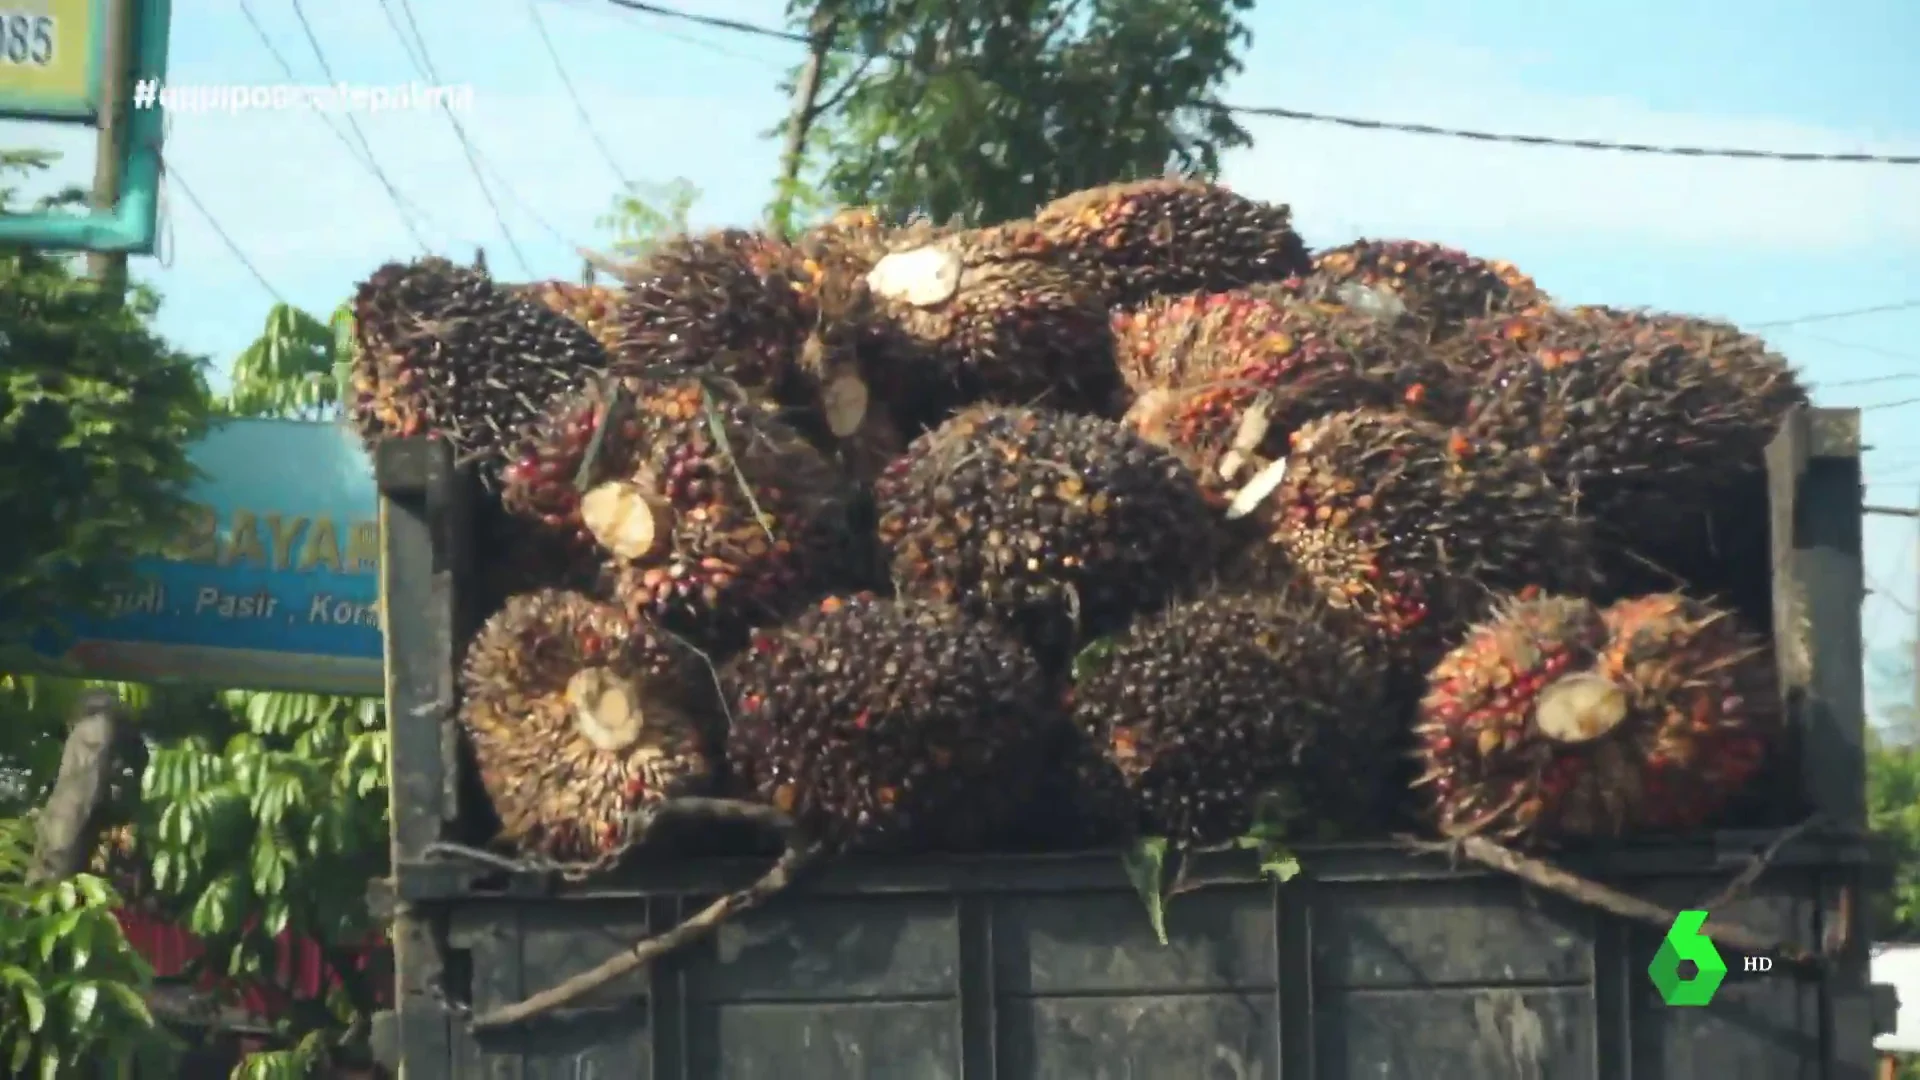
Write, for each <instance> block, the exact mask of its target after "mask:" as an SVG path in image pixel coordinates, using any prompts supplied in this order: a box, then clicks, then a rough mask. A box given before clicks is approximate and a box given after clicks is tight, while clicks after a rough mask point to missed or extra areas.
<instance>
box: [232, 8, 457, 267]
mask: <svg viewBox="0 0 1920 1080" xmlns="http://www.w3.org/2000/svg"><path fill="white" fill-rule="evenodd" d="M289 3H291V4H292V6H293V17H294V18H295V19H298V20H299V22H300V32H301V33H303V34H305V35H306V38H307V45H308V47H310V48H312V49H313V56H314V59H316V60H318V61H319V62H320V71H321V73H322V74H324V75H325V76H326V77H327V81H328V82H330V83H331V82H338V80H337V79H335V78H334V76H333V66H332V65H330V64H328V63H327V54H326V52H325V51H324V50H322V49H321V48H320V39H319V37H318V36H316V35H315V34H314V32H313V24H311V23H309V22H307V13H306V10H305V9H304V8H302V7H301V6H300V4H301V0H289ZM240 12H241V14H243V15H245V16H246V19H247V22H249V23H251V24H252V25H253V30H254V33H256V34H258V35H259V36H260V40H261V42H262V43H263V44H265V45H266V46H267V51H268V52H269V53H271V54H272V55H273V57H274V59H275V60H277V61H279V63H280V67H281V69H282V70H283V71H285V72H286V74H287V78H288V79H289V80H291V79H293V69H292V65H290V64H288V63H287V62H286V58H285V57H283V56H281V55H280V50H279V49H276V48H274V45H273V41H272V39H271V38H269V37H268V36H267V32H266V29H265V28H264V27H262V26H261V25H260V21H259V19H258V18H257V17H255V15H254V13H253V9H252V7H251V6H249V5H248V3H247V0H240ZM312 104H313V103H312V102H311V101H308V105H310V106H311V105H312ZM346 121H347V128H348V129H349V130H350V131H352V132H353V135H354V138H355V139H356V140H358V141H359V144H360V149H361V152H362V153H363V154H364V155H365V156H364V157H361V158H358V160H359V161H360V162H361V164H363V165H365V166H367V167H368V168H369V169H372V170H373V175H374V179H376V180H378V181H379V182H380V186H381V187H382V188H385V189H386V192H387V197H388V198H390V199H392V200H393V206H394V209H395V211H397V212H398V213H399V215H400V223H401V224H402V225H404V226H406V229H407V232H408V233H409V234H410V235H411V236H412V237H413V241H414V243H416V244H419V245H420V250H421V251H423V252H428V253H431V252H432V251H433V246H432V245H430V244H428V243H427V238H426V237H424V236H422V235H420V229H419V227H418V226H417V225H415V224H414V221H413V218H411V217H409V216H408V214H407V200H406V199H405V198H404V197H403V196H402V195H401V194H400V189H399V188H397V187H395V186H394V183H393V181H392V180H391V179H389V178H388V177H387V174H386V170H384V169H382V168H381V167H380V162H379V159H378V158H377V156H376V155H375V154H374V152H373V144H372V143H371V142H368V141H367V133H366V132H365V131H364V130H362V129H361V127H360V122H359V121H358V120H355V119H354V118H353V114H352V113H347V114H346ZM331 127H332V126H331V125H329V128H330V129H331ZM335 134H339V132H338V131H337V130H336V131H335ZM348 150H349V152H351V150H352V144H351V143H349V144H348Z"/></svg>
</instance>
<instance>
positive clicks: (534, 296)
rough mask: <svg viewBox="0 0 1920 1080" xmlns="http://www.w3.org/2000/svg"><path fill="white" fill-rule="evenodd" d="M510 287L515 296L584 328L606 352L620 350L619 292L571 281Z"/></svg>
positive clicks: (600, 286) (542, 282) (537, 282)
mask: <svg viewBox="0 0 1920 1080" xmlns="http://www.w3.org/2000/svg"><path fill="white" fill-rule="evenodd" d="M510 288H511V289H512V291H513V292H515V293H516V294H517V295H519V296H521V297H523V298H525V299H528V300H532V301H533V302H534V303H536V304H539V305H540V306H542V307H544V308H546V309H548V310H549V311H554V312H558V313H559V314H561V315H565V316H566V317H567V318H569V319H572V320H573V321H574V322H577V323H579V324H580V325H581V326H584V327H586V328H587V330H588V331H589V332H591V333H592V334H593V336H594V339H595V340H596V341H598V342H600V344H601V345H603V346H605V347H606V348H607V350H608V351H609V352H610V353H611V352H615V351H618V349H619V348H620V334H621V331H620V322H619V314H620V290H618V289H610V288H607V287H606V286H604V285H580V284H576V283H574V282H571V281H536V282H534V283H533V284H531V285H519V286H512V287H510Z"/></svg>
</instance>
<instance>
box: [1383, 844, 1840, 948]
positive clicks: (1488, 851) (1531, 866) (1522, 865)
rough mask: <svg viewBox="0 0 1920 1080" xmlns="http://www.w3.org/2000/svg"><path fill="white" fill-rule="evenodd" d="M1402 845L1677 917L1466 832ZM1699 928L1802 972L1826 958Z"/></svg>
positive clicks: (1623, 913) (1587, 898)
mask: <svg viewBox="0 0 1920 1080" xmlns="http://www.w3.org/2000/svg"><path fill="white" fill-rule="evenodd" d="M1403 843H1404V844H1406V846H1407V847H1408V848H1409V849H1411V850H1413V851H1416V852H1420V853H1423V854H1457V855H1464V856H1465V857H1466V858H1468V859H1470V860H1472V861H1474V862H1476V863H1479V864H1480V865H1482V866H1485V867H1487V868H1488V869H1491V870H1498V871H1500V872H1501V873H1504V874H1511V875H1512V876H1514V877H1516V878H1519V879H1520V880H1521V881H1524V882H1526V883H1527V884H1529V885H1532V886H1534V887H1535V888H1539V889H1545V890H1547V891H1548V892H1551V893H1554V894H1556V895H1558V896H1564V897H1566V898H1567V899H1569V900H1572V901H1573V902H1575V903H1577V904H1584V905H1586V906H1587V907H1591V908H1597V909H1599V910H1601V911H1604V912H1607V913H1608V914H1610V915H1617V916H1619V917H1620V918H1623V919H1631V920H1633V921H1635V922H1640V923H1645V924H1646V925H1648V926H1652V927H1655V928H1656V929H1659V930H1666V929H1668V928H1669V927H1671V926H1672V925H1673V920H1674V919H1675V918H1676V917H1678V915H1679V912H1677V911H1674V910H1672V909H1670V908H1664V907H1661V906H1660V905H1658V904H1655V903H1652V902H1650V901H1646V900H1642V899H1640V898H1639V897H1637V896H1629V895H1627V894H1626V893H1623V892H1620V891H1619V890H1617V889H1611V888H1608V887H1607V886H1605V885H1602V884H1600V883H1599V882H1596V881H1589V880H1588V879H1586V878H1583V877H1581V876H1580V875H1578V874H1574V873H1570V872H1568V871H1566V870H1562V869H1560V868H1559V867H1557V866H1554V865H1552V864H1550V863H1547V862H1543V861H1541V860H1540V859H1536V858H1532V857H1530V856H1526V855H1522V854H1520V853H1519V852H1517V851H1514V850H1513V849H1512V848H1508V847H1504V846H1502V845H1500V844H1496V843H1494V842H1493V841H1491V840H1488V839H1486V838H1485V837H1481V836H1468V837H1462V838H1460V839H1457V840H1444V841H1440V842H1438V843H1434V842H1427V841H1417V840H1411V839H1408V840H1403ZM1700 932H1701V933H1703V934H1705V935H1706V936H1708V937H1710V938H1712V939H1713V940H1714V941H1715V942H1716V943H1718V944H1721V945H1726V946H1728V947H1730V948H1734V949H1738V950H1739V951H1741V952H1749V953H1756V954H1763V955H1767V956H1771V957H1774V958H1776V959H1778V960H1780V961H1781V962H1782V963H1784V964H1787V965H1788V966H1790V967H1795V968H1799V969H1802V970H1803V971H1804V970H1818V969H1820V968H1822V967H1823V966H1825V964H1826V960H1827V958H1826V957H1825V956H1822V955H1820V954H1818V953H1814V952H1812V951H1810V950H1808V949H1804V948H1802V947H1800V946H1798V945H1793V944H1789V943H1787V942H1784V941H1778V940H1772V939H1769V938H1767V937H1764V936H1763V935H1761V934H1758V933H1756V932H1754V931H1752V930H1749V929H1747V928H1745V927H1743V926H1740V925H1739V924H1737V923H1730V922H1727V921H1725V920H1722V919H1714V920H1712V921H1710V922H1708V923H1707V925H1706V926H1705V927H1704V928H1702V930H1701V931H1700Z"/></svg>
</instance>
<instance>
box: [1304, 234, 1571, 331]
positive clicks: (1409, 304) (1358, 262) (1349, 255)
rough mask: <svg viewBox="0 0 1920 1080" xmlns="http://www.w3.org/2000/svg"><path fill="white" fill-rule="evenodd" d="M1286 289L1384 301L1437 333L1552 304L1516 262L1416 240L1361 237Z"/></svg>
mask: <svg viewBox="0 0 1920 1080" xmlns="http://www.w3.org/2000/svg"><path fill="white" fill-rule="evenodd" d="M1356 287H1357V289H1356ZM1284 288H1285V290H1286V291H1288V292H1290V293H1292V294H1294V295H1296V296H1302V297H1304V298H1306V299H1311V300H1332V301H1336V302H1340V303H1347V304H1353V305H1355V306H1362V303H1363V301H1371V302H1373V303H1375V304H1380V303H1383V302H1384V304H1385V305H1386V306H1387V307H1388V308H1390V309H1393V310H1397V311H1402V312H1405V313H1407V314H1410V315H1412V316H1413V317H1415V318H1417V319H1419V320H1420V321H1421V322H1422V323H1424V324H1426V326H1427V327H1428V328H1429V330H1430V331H1431V332H1433V333H1436V334H1439V335H1446V334H1450V333H1453V332H1455V331H1457V330H1458V329H1459V328H1460V327H1461V326H1462V325H1464V324H1465V323H1467V322H1468V321H1469V320H1472V319H1477V318H1482V317H1485V316H1494V315H1515V314H1521V313H1525V312H1531V311H1538V310H1541V309H1543V308H1545V307H1546V305H1547V304H1548V300H1547V296H1546V294H1545V293H1543V292H1541V291H1540V287H1539V286H1538V285H1535V284H1534V282H1533V279H1532V278H1530V277H1528V276H1527V275H1525V274H1523V273H1521V272H1520V271H1519V270H1518V269H1517V268H1515V267H1514V266H1513V265H1512V264H1511V263H1504V262H1490V261H1487V260H1484V259H1477V258H1475V257H1473V256H1472V255H1469V254H1467V253H1466V252H1464V251H1457V250H1455V249H1453V248H1450V247H1442V246H1441V245H1439V244H1429V243H1426V242H1424V241H1419V240H1359V241H1355V242H1354V243H1351V244H1347V245H1344V246H1342V247H1337V248H1332V249H1330V250H1327V251H1323V252H1320V253H1319V254H1318V255H1315V256H1314V259H1313V270H1312V272H1311V273H1308V274H1306V275H1305V276H1303V277H1302V278H1300V279H1298V280H1295V281H1290V282H1287V283H1286V284H1285V286H1284ZM1369 293H1371V294H1372V295H1371V296H1368V295H1367V294H1369Z"/></svg>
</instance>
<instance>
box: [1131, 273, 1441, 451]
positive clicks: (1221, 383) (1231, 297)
mask: <svg viewBox="0 0 1920 1080" xmlns="http://www.w3.org/2000/svg"><path fill="white" fill-rule="evenodd" d="M1115 324H1116V327H1117V332H1116V342H1117V344H1118V350H1117V351H1118V353H1119V355H1120V357H1121V363H1122V369H1123V372H1124V373H1125V374H1126V375H1127V376H1128V377H1129V379H1130V381H1132V382H1133V383H1134V385H1135V386H1136V387H1141V388H1145V387H1151V388H1150V389H1145V390H1144V392H1142V393H1140V394H1139V396H1138V397H1136V399H1135V401H1134V403H1133V406H1132V408H1131V409H1130V410H1129V411H1128V413H1127V417H1126V419H1127V421H1128V423H1129V425H1130V426H1132V427H1133V428H1134V430H1135V431H1138V432H1139V433H1140V434H1141V435H1143V436H1145V437H1147V438H1148V439H1150V440H1152V441H1154V442H1156V443H1159V444H1161V445H1164V446H1168V447H1170V448H1172V449H1173V450H1174V452H1175V453H1177V454H1179V455H1180V456H1181V458H1182V459H1183V460H1185V461H1186V462H1187V463H1188V464H1189V465H1190V466H1192V467H1193V469H1194V471H1195V472H1196V473H1197V474H1198V475H1199V476H1200V477H1201V480H1202V482H1203V483H1205V484H1206V485H1207V486H1208V487H1209V488H1212V489H1220V488H1224V487H1226V486H1229V485H1232V484H1234V483H1236V482H1238V481H1241V480H1243V479H1245V474H1247V473H1250V472H1252V471H1254V470H1257V469H1258V468H1259V467H1261V466H1263V465H1266V464H1268V463H1270V462H1272V461H1275V460H1277V459H1279V458H1282V457H1285V456H1286V452H1287V447H1288V441H1289V439H1290V438H1291V437H1292V435H1293V433H1294V432H1295V431H1297V430H1299V428H1300V427H1301V425H1303V424H1305V423H1306V422H1308V421H1310V420H1314V419H1317V418H1319V417H1322V416H1326V415H1328V414H1330V413H1335V412H1342V411H1346V410H1351V409H1359V408H1380V409H1398V410H1403V411H1406V412H1408V413H1412V414H1415V415H1421V416H1426V417H1429V418H1433V419H1439V420H1446V419H1456V418H1457V417H1458V414H1459V413H1460V411H1461V410H1462V409H1463V408H1464V398H1465V394H1466V392H1467V389H1468V384H1467V382H1466V381H1465V380H1463V379H1460V378H1458V377H1456V375H1455V373H1454V372H1453V371H1452V369H1450V368H1449V367H1448V366H1446V365H1445V364H1444V363H1442V362H1441V361H1440V360H1439V359H1438V358H1436V357H1435V356H1434V355H1433V353H1432V352H1431V350H1429V349H1428V347H1427V344H1426V339H1425V335H1424V333H1423V332H1422V331H1421V329H1420V328H1419V326H1418V325H1417V324H1415V323H1413V322H1412V321H1411V320H1407V319H1401V318H1387V317H1377V316H1374V315H1370V314H1367V313H1364V312H1361V311H1356V310H1354V309H1352V308H1348V307H1344V306H1342V305H1339V304H1319V303H1315V304H1309V303H1302V302H1283V301H1279V300H1275V299H1267V298H1261V297H1256V296H1252V295H1249V294H1248V293H1246V292H1231V293H1214V294H1210V295H1188V296H1183V297H1174V298H1166V299H1160V300H1154V301H1149V302H1148V303H1147V305H1146V306H1145V307H1143V308H1140V309H1137V310H1136V311H1133V312H1130V313H1123V314H1121V315H1118V316H1116V318H1115ZM1149 380H1152V381H1151V382H1150V381H1149ZM1156 383H1157V385H1155V384H1156Z"/></svg>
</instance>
